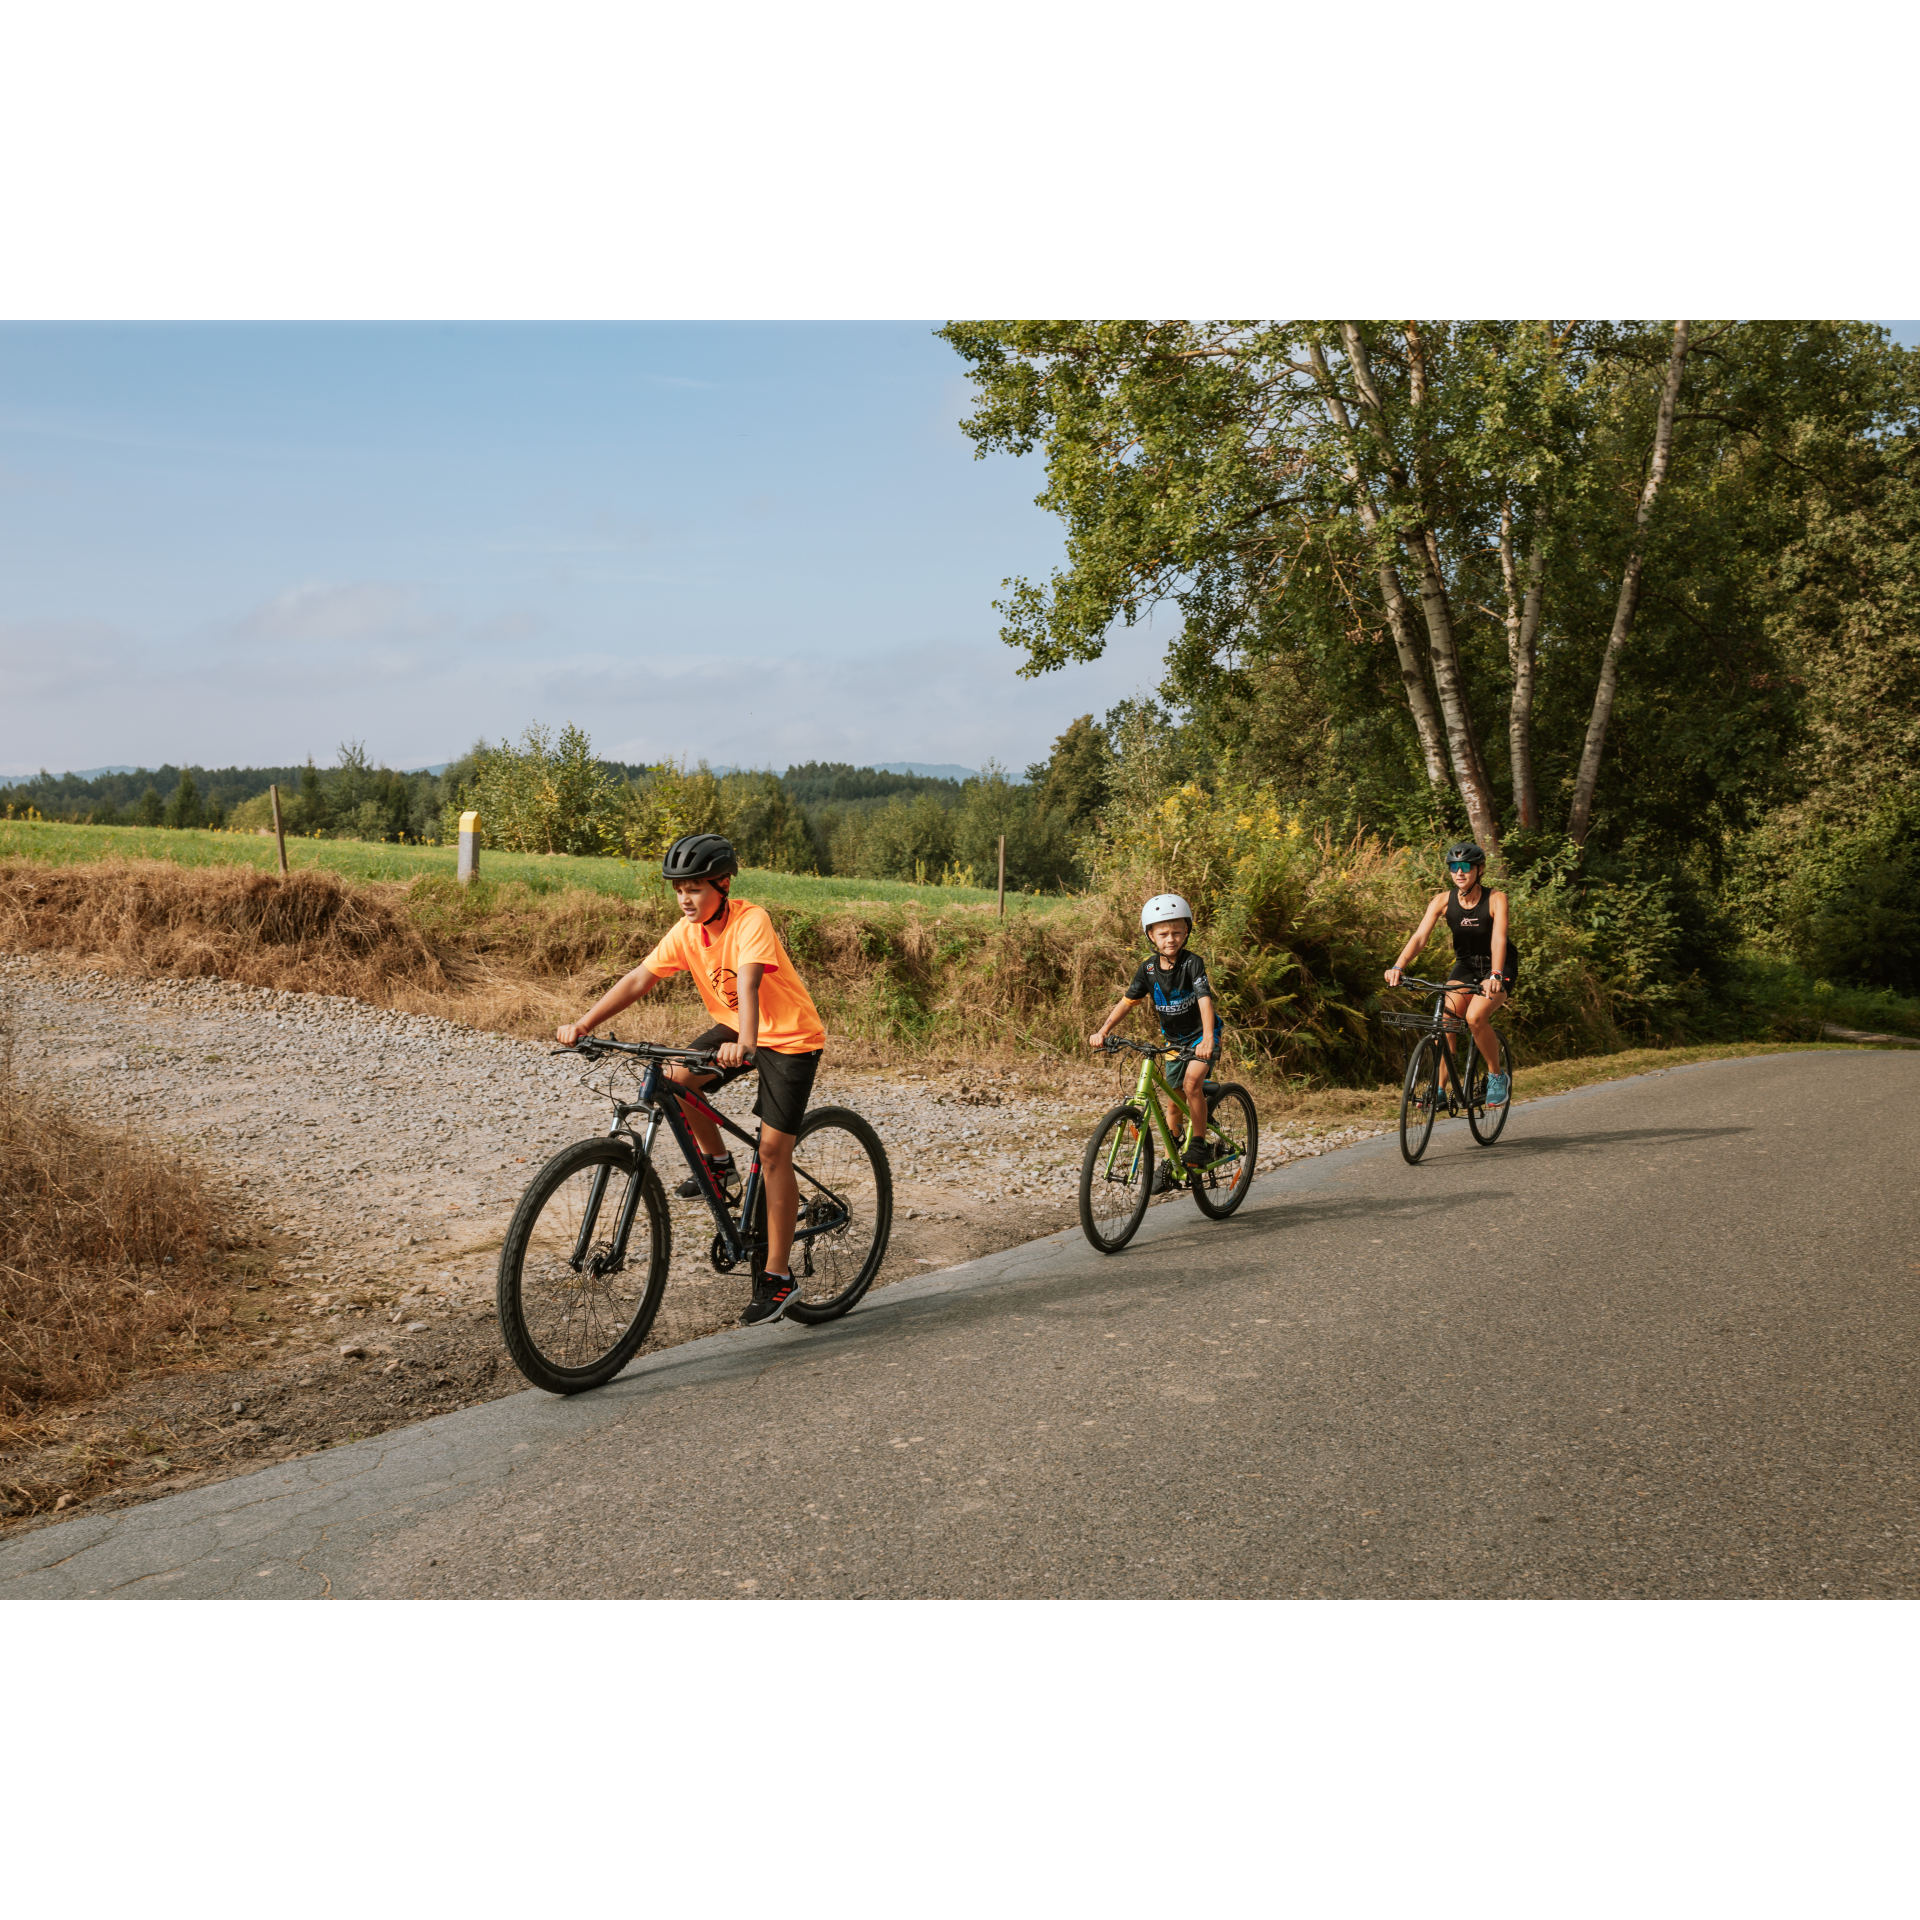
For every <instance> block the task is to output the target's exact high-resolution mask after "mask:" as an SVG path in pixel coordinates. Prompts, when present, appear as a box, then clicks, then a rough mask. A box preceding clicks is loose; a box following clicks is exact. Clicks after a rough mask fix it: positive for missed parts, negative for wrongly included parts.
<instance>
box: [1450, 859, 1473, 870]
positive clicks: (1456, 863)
mask: <svg viewBox="0 0 1920 1920" xmlns="http://www.w3.org/2000/svg"><path fill="white" fill-rule="evenodd" d="M1473 869H1474V862H1473V861H1471V860H1449V861H1448V862H1447V871H1448V872H1449V873H1471V872H1472V871H1473Z"/></svg>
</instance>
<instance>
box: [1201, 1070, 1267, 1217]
mask: <svg viewBox="0 0 1920 1920" xmlns="http://www.w3.org/2000/svg"><path fill="white" fill-rule="evenodd" d="M1207 1102H1208V1104H1207V1151H1208V1155H1209V1159H1208V1164H1207V1165H1206V1166H1204V1167H1189V1168H1188V1169H1187V1182H1188V1184H1189V1185H1190V1186H1191V1187H1192V1188H1193V1203H1194V1205H1195V1206H1197V1207H1198V1208H1199V1209H1200V1211H1201V1212H1202V1213H1204V1214H1205V1215H1206V1216H1207V1218H1208V1219H1209V1220H1224V1219H1225V1218H1226V1217H1227V1215H1228V1214H1230V1213H1231V1212H1232V1211H1233V1210H1234V1208H1235V1207H1237V1206H1238V1205H1239V1204H1240V1202H1241V1201H1242V1200H1244V1199H1245V1198H1246V1197H1247V1189H1248V1188H1249V1187H1250V1186H1252V1185H1253V1164H1254V1162H1255V1161H1256V1160H1257V1159H1258V1158H1259V1156H1260V1119H1259V1116H1258V1115H1257V1114H1256V1113H1255V1112H1254V1110H1253V1096H1252V1095H1251V1094H1250V1093H1248V1091H1247V1090H1246V1088H1245V1087H1238V1086H1233V1085H1227V1086H1224V1087H1215V1088H1213V1089H1212V1090H1211V1091H1210V1092H1209V1093H1208V1095H1207Z"/></svg>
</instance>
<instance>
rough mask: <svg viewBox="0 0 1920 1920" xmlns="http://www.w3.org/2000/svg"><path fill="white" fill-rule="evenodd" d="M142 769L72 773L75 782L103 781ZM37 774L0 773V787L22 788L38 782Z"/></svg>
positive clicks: (128, 768)
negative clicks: (109, 775) (118, 774)
mask: <svg viewBox="0 0 1920 1920" xmlns="http://www.w3.org/2000/svg"><path fill="white" fill-rule="evenodd" d="M145 771H146V769H145V768H144V767H81V768H80V769H79V770H78V771H77V772H75V773H74V775H73V778H74V779H76V780H103V779H105V778H106V776H107V775H108V774H110V773H144V772H145ZM39 778H40V774H39V773H0V787H23V786H25V785H27V784H28V782H30V781H34V780H38V779H39Z"/></svg>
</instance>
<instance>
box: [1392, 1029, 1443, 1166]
mask: <svg viewBox="0 0 1920 1920" xmlns="http://www.w3.org/2000/svg"><path fill="white" fill-rule="evenodd" d="M1440 1047H1441V1042H1440V1040H1439V1038H1438V1036H1437V1035H1434V1034H1428V1035H1427V1037H1426V1038H1425V1039H1424V1040H1422V1041H1421V1042H1420V1044H1419V1045H1418V1046H1417V1047H1415V1048H1414V1050H1413V1058H1412V1059H1411V1060H1409V1061H1408V1062H1407V1078H1406V1084H1405V1085H1404V1086H1402V1088H1401V1089H1400V1156H1401V1158H1402V1159H1403V1160H1405V1161H1406V1163H1407V1165H1408V1166H1410V1167H1411V1166H1415V1165H1417V1164H1418V1163H1419V1159H1420V1156H1421V1155H1422V1154H1423V1153H1425V1152H1426V1150H1427V1141H1428V1138H1429V1137H1430V1136H1431V1134H1432V1133H1433V1117H1434V1115H1435V1113H1436V1112H1438V1111H1439V1107H1440V1101H1441V1098H1442V1095H1441V1092H1440V1075H1441V1073H1442V1072H1443V1070H1444V1069H1443V1066H1442V1062H1441V1054H1440Z"/></svg>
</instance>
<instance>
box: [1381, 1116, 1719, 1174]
mask: <svg viewBox="0 0 1920 1920" xmlns="http://www.w3.org/2000/svg"><path fill="white" fill-rule="evenodd" d="M1751 1132H1753V1128H1751V1127H1608V1128H1607V1129H1606V1130H1605V1131H1604V1132H1596V1133H1523V1134H1519V1135H1517V1136H1516V1135H1511V1134H1510V1135H1507V1136H1506V1137H1504V1138H1502V1139H1500V1140H1497V1141H1495V1143H1494V1144H1493V1145H1492V1146H1491V1147H1486V1148H1483V1149H1481V1151H1483V1152H1485V1153H1487V1154H1490V1155H1495V1156H1497V1157H1498V1158H1500V1159H1502V1160H1507V1159H1512V1158H1515V1157H1518V1158H1521V1159H1527V1158H1531V1157H1532V1156H1534V1155H1537V1154H1542V1153H1603V1152H1605V1151H1606V1149H1607V1148H1609V1147H1618V1146H1629V1147H1631V1146H1654V1145H1661V1146H1676V1145H1679V1144H1681V1143H1682V1142H1684V1141H1688V1140H1720V1139H1725V1138H1726V1137H1728V1136H1729V1135H1731V1134H1736V1133H1751ZM1455 1164H1457V1156H1454V1155H1451V1154H1442V1155H1441V1156H1440V1158H1439V1159H1437V1160H1435V1159H1432V1158H1429V1159H1426V1160H1423V1161H1421V1162H1420V1164H1419V1165H1418V1166H1417V1167H1408V1168H1407V1169H1406V1171H1407V1172H1408V1173H1409V1174H1414V1173H1428V1172H1431V1171H1432V1170H1433V1169H1434V1168H1435V1167H1448V1166H1452V1165H1455ZM1488 1164H1491V1162H1489V1163H1488Z"/></svg>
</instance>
